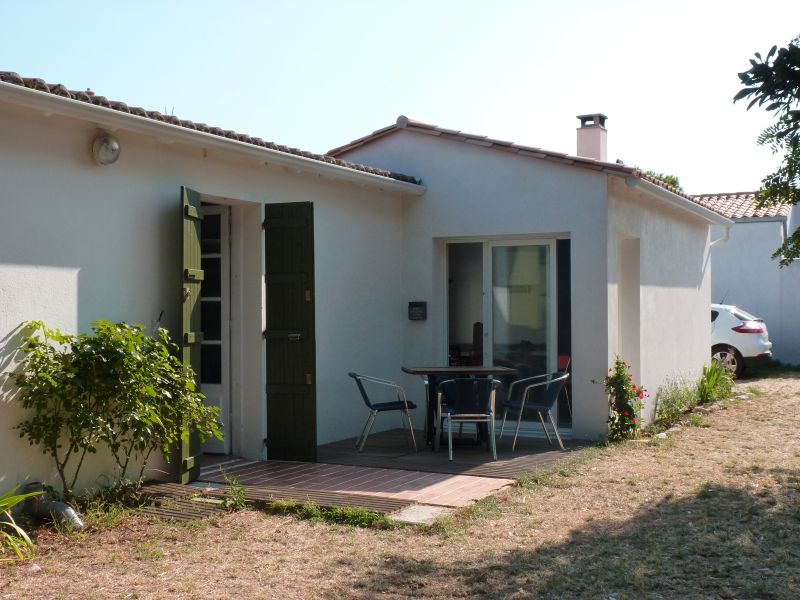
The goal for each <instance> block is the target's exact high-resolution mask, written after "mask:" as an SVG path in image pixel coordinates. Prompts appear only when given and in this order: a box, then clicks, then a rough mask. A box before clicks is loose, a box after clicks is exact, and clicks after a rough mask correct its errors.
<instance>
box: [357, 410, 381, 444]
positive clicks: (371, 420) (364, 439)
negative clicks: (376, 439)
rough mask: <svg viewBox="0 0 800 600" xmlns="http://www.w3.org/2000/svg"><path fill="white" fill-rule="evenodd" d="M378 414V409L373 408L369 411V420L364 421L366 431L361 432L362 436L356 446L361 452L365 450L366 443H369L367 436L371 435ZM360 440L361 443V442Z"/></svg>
mask: <svg viewBox="0 0 800 600" xmlns="http://www.w3.org/2000/svg"><path fill="white" fill-rule="evenodd" d="M377 416H378V411H377V410H373V411H372V412H371V413H369V416H368V417H367V422H366V423H364V431H362V432H361V437H360V438H359V440H358V442H356V448H358V451H359V452H362V451H363V450H364V444H366V443H367V436H369V432H370V431H372V425H373V423H375V417H377ZM359 442H360V443H359Z"/></svg>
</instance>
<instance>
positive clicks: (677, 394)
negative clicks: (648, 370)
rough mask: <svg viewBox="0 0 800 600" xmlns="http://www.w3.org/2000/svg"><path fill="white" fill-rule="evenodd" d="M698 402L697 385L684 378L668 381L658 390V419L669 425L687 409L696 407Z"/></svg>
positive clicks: (661, 422)
mask: <svg viewBox="0 0 800 600" xmlns="http://www.w3.org/2000/svg"><path fill="white" fill-rule="evenodd" d="M698 402H699V396H698V393H697V386H696V385H694V384H693V383H688V382H686V381H683V380H682V379H675V380H672V381H668V382H667V384H666V385H665V386H664V387H662V388H659V390H658V395H657V409H656V420H657V421H658V422H659V423H660V424H661V425H664V426H666V427H668V426H670V425H672V424H673V423H675V421H677V420H678V419H679V418H680V416H681V415H682V414H683V413H685V412H686V411H687V410H691V409H692V408H694V407H695V406H696V405H697V403H698Z"/></svg>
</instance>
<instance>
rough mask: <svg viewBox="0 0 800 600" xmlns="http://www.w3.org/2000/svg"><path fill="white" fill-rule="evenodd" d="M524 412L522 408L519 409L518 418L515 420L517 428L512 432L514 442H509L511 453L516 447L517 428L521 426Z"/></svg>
mask: <svg viewBox="0 0 800 600" xmlns="http://www.w3.org/2000/svg"><path fill="white" fill-rule="evenodd" d="M523 412H525V409H524V408H522V407H521V408H520V411H519V417H518V418H517V428H516V429H515V430H514V441H513V442H511V451H512V452H513V451H514V448H516V447H517V436H518V435H519V426H520V425H521V424H522V413H523Z"/></svg>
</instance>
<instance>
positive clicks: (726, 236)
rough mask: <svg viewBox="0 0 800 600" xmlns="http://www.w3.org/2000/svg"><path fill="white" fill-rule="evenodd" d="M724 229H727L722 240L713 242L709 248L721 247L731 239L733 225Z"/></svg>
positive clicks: (718, 239)
mask: <svg viewBox="0 0 800 600" xmlns="http://www.w3.org/2000/svg"><path fill="white" fill-rule="evenodd" d="M723 227H725V233H723V234H722V237H721V238H717V239H715V240H714V241H713V242H711V244H710V245H709V248H716V247H717V246H721V245H722V244H724V243H725V242H727V241H728V240H729V239H730V238H731V227H732V225H724V226H723Z"/></svg>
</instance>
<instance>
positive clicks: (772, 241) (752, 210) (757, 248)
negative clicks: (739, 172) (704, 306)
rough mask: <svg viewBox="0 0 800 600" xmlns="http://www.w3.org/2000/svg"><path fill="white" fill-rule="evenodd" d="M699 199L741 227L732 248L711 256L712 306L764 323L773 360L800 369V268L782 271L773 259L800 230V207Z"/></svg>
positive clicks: (737, 197) (730, 197) (740, 197)
mask: <svg viewBox="0 0 800 600" xmlns="http://www.w3.org/2000/svg"><path fill="white" fill-rule="evenodd" d="M694 199H695V200H696V201H697V202H698V203H700V204H702V205H703V206H706V207H708V208H710V209H712V210H714V211H716V212H718V213H720V214H722V215H724V216H726V217H728V218H729V219H732V220H733V221H734V223H735V225H734V226H733V227H732V228H731V230H730V240H729V241H728V243H726V244H724V245H722V246H720V247H718V248H714V250H713V252H712V253H711V261H712V265H713V277H712V278H711V298H712V300H713V301H714V302H717V303H720V302H723V301H724V302H725V303H727V304H736V305H737V306H741V307H742V308H743V309H745V310H746V311H748V312H750V313H753V314H755V315H757V316H759V317H761V318H763V319H764V321H765V322H766V324H767V327H768V329H769V337H770V340H771V341H772V343H773V346H772V355H773V357H774V358H775V359H776V360H779V361H781V362H784V363H788V364H794V365H800V313H799V312H798V308H797V307H798V300H797V299H798V298H800V264H798V263H797V262H793V263H792V264H790V265H788V266H786V267H783V268H781V267H780V265H779V263H778V261H777V260H773V259H772V258H771V257H772V254H773V253H774V252H775V251H776V250H777V249H778V248H779V247H780V245H781V244H782V243H783V242H784V240H786V237H787V235H788V234H791V232H793V231H794V230H795V229H797V227H798V226H799V225H800V207H797V206H794V207H792V206H790V205H778V206H771V207H765V208H757V207H756V200H755V193H753V192H739V193H727V194H704V195H700V196H694Z"/></svg>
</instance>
